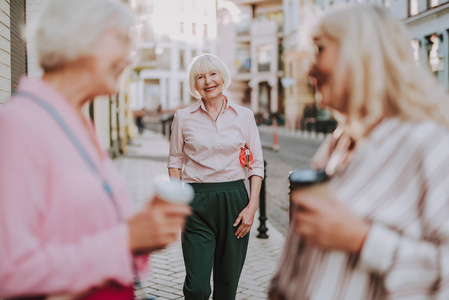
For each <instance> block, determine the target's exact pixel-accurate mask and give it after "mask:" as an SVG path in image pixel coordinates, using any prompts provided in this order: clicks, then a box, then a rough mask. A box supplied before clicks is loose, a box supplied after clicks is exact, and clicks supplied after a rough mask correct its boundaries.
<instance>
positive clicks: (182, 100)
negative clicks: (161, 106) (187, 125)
mask: <svg viewBox="0 0 449 300" xmlns="http://www.w3.org/2000/svg"><path fill="white" fill-rule="evenodd" d="M179 99H180V100H181V103H183V102H184V82H183V81H180V82H179Z"/></svg>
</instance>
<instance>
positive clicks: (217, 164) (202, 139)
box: [167, 100, 264, 183]
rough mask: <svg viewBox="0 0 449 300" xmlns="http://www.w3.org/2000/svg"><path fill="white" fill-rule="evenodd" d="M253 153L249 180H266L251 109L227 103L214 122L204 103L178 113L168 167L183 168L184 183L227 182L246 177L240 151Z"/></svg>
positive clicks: (175, 119)
mask: <svg viewBox="0 0 449 300" xmlns="http://www.w3.org/2000/svg"><path fill="white" fill-rule="evenodd" d="M243 146H246V147H248V148H249V149H250V150H251V152H252V153H253V157H254V159H253V163H252V165H251V166H250V167H249V169H248V178H249V177H251V176H253V175H257V176H260V177H262V178H263V176H264V170H263V168H264V166H263V156H262V147H261V145H260V138H259V132H258V130H257V126H256V122H255V120H254V114H253V112H252V111H251V110H249V109H248V108H245V107H243V106H240V105H237V104H234V103H232V102H230V101H228V100H227V101H226V107H225V108H224V110H223V111H222V112H221V114H220V115H219V117H218V119H217V121H216V122H215V121H214V120H213V119H212V117H211V116H210V115H209V113H208V112H207V110H206V107H205V106H204V103H203V101H202V100H199V101H198V102H196V103H195V104H193V105H191V106H189V107H187V108H184V109H180V110H178V111H177V112H176V114H175V117H174V120H173V124H172V135H171V140H170V155H169V158H168V165H167V166H168V168H176V169H182V176H181V179H182V180H183V181H185V182H189V183H192V182H227V181H234V180H240V179H244V178H245V169H244V167H243V166H242V165H241V164H240V161H239V154H240V148H241V147H243Z"/></svg>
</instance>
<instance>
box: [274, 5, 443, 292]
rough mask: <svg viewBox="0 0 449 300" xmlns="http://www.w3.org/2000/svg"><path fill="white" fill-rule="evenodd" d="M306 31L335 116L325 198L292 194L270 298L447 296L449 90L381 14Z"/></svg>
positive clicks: (327, 19) (347, 17)
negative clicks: (287, 228) (337, 119)
mask: <svg viewBox="0 0 449 300" xmlns="http://www.w3.org/2000/svg"><path fill="white" fill-rule="evenodd" d="M314 29H315V30H314V32H313V34H312V39H313V44H314V46H315V48H316V52H315V61H314V62H313V64H312V66H311V69H310V72H309V74H310V76H311V77H312V78H313V80H314V81H315V83H316V87H317V91H318V93H319V96H320V102H321V104H322V105H324V106H327V107H329V108H330V109H332V110H334V111H336V112H337V113H338V114H339V115H341V122H340V128H339V131H337V132H338V133H340V134H339V135H338V136H335V137H334V138H333V139H331V140H330V141H328V142H327V143H326V144H325V145H323V148H322V150H323V149H324V150H326V151H327V155H325V156H321V158H318V157H317V161H316V162H315V166H318V165H321V167H323V168H325V170H326V172H327V173H328V175H332V178H331V180H330V187H331V189H332V190H333V192H330V193H329V194H328V196H327V197H326V196H324V195H317V194H314V193H312V192H310V190H309V191H307V190H305V189H303V190H298V191H296V192H295V193H294V194H293V195H292V201H293V205H294V206H295V210H294V211H293V222H292V226H291V230H290V232H289V237H288V241H287V244H286V248H285V250H284V255H283V258H282V260H281V264H280V268H279V270H278V272H277V274H276V275H275V277H274V278H273V280H272V282H271V287H270V293H269V295H270V296H269V298H270V299H320V300H324V299H332V300H338V299H348V300H349V299H351V300H352V299H449V202H448V199H449V176H448V175H447V170H448V169H449V151H448V149H449V132H448V130H449V97H448V94H447V92H446V91H445V90H444V89H443V88H442V87H441V86H438V84H437V82H436V80H435V78H432V75H431V74H430V73H429V72H423V71H422V70H420V69H419V68H418V67H417V65H416V63H415V61H414V59H413V54H412V50H411V44H410V40H409V38H408V36H407V33H406V30H405V28H404V26H403V25H402V24H401V23H400V22H399V21H398V20H396V19H395V18H394V17H393V16H391V15H390V13H388V12H387V11H386V10H385V9H383V8H381V7H377V6H373V5H367V4H357V5H345V6H339V7H335V8H332V9H330V10H329V11H328V12H326V13H324V14H323V15H322V16H321V17H320V18H319V19H318V21H317V24H316V25H315V27H314ZM326 151H321V153H325V152H326Z"/></svg>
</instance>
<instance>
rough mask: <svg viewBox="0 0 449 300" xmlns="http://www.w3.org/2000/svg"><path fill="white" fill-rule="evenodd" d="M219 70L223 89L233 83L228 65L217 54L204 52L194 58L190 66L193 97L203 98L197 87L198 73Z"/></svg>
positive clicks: (190, 85) (190, 87) (190, 84)
mask: <svg viewBox="0 0 449 300" xmlns="http://www.w3.org/2000/svg"><path fill="white" fill-rule="evenodd" d="M210 71H218V72H219V73H220V75H221V77H222V78H223V82H224V84H223V91H224V90H226V89H227V88H228V86H229V84H231V74H230V73H229V69H228V68H227V67H226V65H225V64H224V63H223V61H221V59H219V58H218V57H216V56H215V55H212V54H209V53H204V54H202V55H200V56H197V57H195V58H194V59H193V61H192V63H191V64H190V66H189V73H188V74H189V90H190V94H192V96H193V97H195V98H197V99H199V98H201V95H200V93H198V91H197V90H196V89H195V79H196V76H197V75H198V74H201V73H209V72H210Z"/></svg>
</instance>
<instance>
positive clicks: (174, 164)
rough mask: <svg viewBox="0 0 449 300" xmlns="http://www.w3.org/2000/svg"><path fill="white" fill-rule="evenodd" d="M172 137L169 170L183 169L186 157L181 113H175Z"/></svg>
mask: <svg viewBox="0 0 449 300" xmlns="http://www.w3.org/2000/svg"><path fill="white" fill-rule="evenodd" d="M171 128H172V133H171V137H170V150H169V155H168V163H167V168H174V169H182V162H183V155H184V138H183V134H182V120H181V116H180V113H179V111H177V112H176V113H175V116H174V118H173V123H172V127H171Z"/></svg>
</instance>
